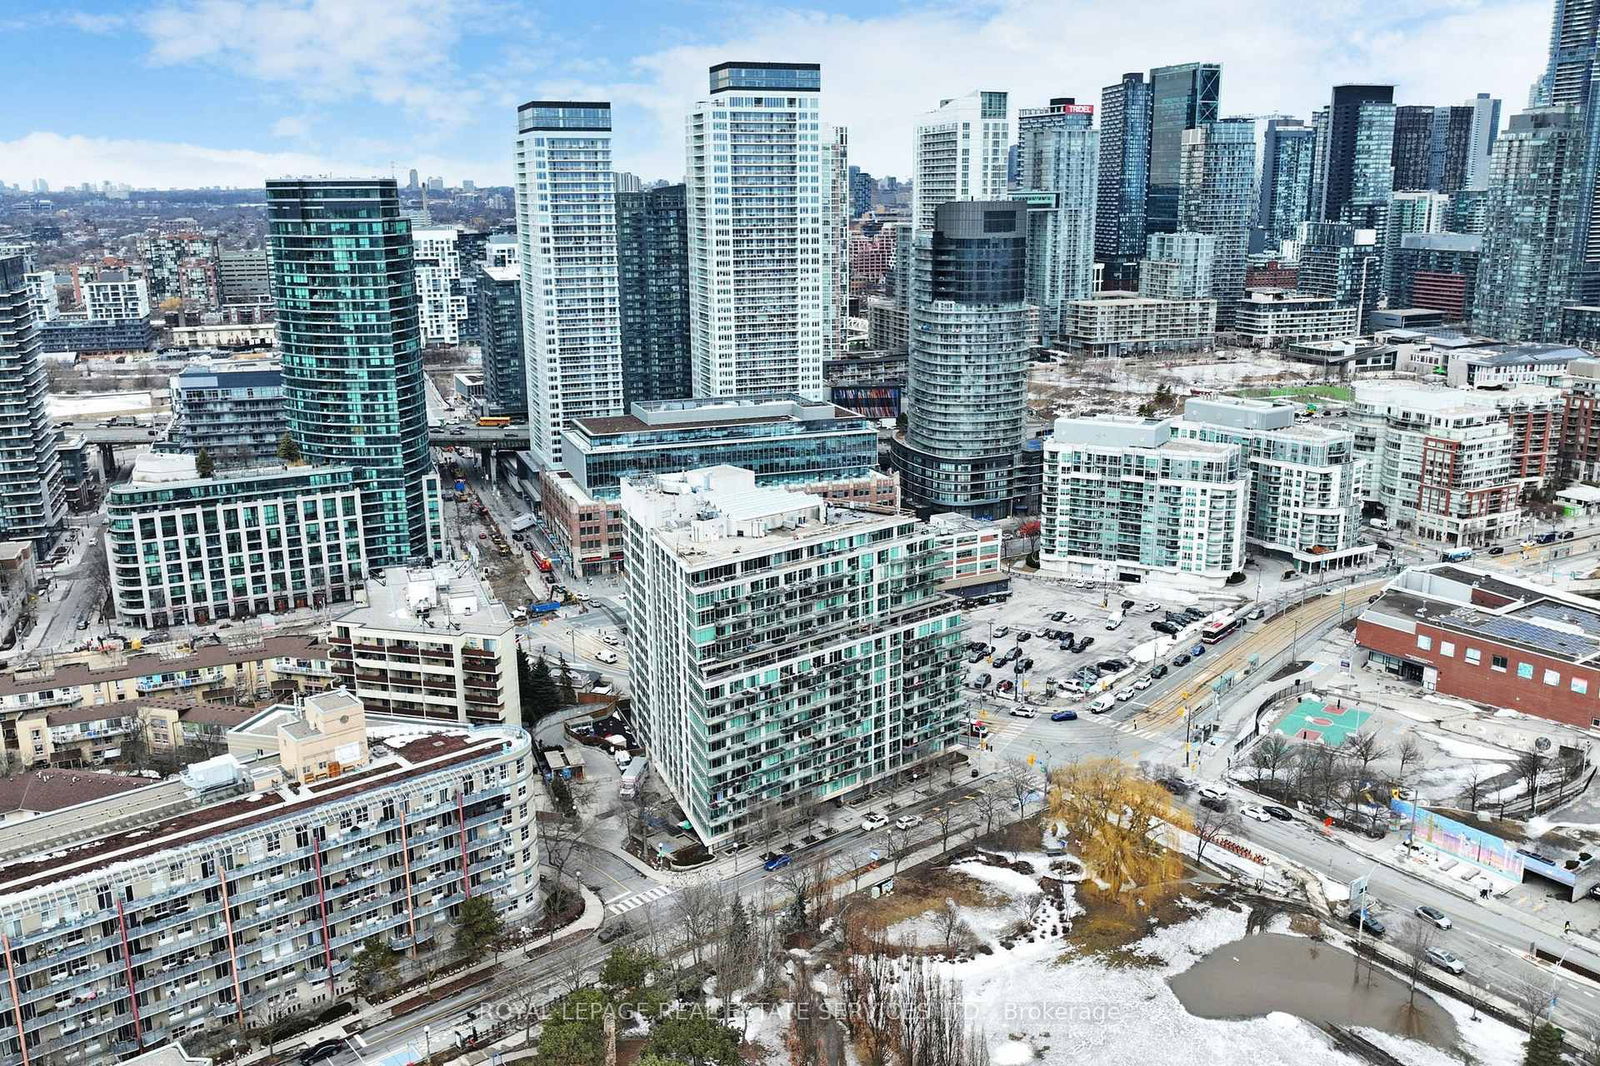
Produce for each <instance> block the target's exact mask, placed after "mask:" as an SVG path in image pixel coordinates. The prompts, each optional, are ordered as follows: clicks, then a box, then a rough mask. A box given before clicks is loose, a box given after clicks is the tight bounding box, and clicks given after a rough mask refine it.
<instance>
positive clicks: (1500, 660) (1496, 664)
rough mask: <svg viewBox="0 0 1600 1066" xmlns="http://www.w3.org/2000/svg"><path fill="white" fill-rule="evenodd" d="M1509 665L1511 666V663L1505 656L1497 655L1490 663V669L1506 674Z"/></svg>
mask: <svg viewBox="0 0 1600 1066" xmlns="http://www.w3.org/2000/svg"><path fill="white" fill-rule="evenodd" d="M1509 665H1510V663H1509V661H1508V660H1507V659H1506V657H1505V656H1504V655H1496V656H1495V657H1494V658H1493V659H1492V660H1491V661H1490V663H1489V668H1490V669H1491V670H1499V671H1500V672H1501V673H1505V672H1506V668H1507V666H1509Z"/></svg>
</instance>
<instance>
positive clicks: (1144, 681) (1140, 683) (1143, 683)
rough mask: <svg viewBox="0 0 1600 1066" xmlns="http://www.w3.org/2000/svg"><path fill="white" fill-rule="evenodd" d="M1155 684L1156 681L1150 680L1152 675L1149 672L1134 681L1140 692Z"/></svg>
mask: <svg viewBox="0 0 1600 1066" xmlns="http://www.w3.org/2000/svg"><path fill="white" fill-rule="evenodd" d="M1153 684H1155V682H1154V681H1152V680H1150V675H1149V674H1146V675H1144V676H1143V677H1141V678H1140V679H1139V680H1137V681H1135V682H1134V683H1133V687H1134V688H1136V689H1138V690H1139V691H1140V692H1143V691H1144V690H1145V689H1147V688H1149V687H1150V686H1151V685H1153Z"/></svg>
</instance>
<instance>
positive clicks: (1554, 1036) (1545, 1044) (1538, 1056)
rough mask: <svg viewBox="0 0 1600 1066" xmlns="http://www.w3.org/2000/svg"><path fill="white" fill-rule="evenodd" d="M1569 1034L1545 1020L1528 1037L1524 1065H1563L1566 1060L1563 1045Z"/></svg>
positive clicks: (1523, 1057) (1523, 1059)
mask: <svg viewBox="0 0 1600 1066" xmlns="http://www.w3.org/2000/svg"><path fill="white" fill-rule="evenodd" d="M1566 1039H1567V1035H1566V1034H1565V1033H1563V1032H1562V1031H1561V1030H1560V1029H1557V1028H1556V1027H1555V1026H1553V1025H1551V1024H1550V1023H1549V1022H1544V1023H1543V1024H1541V1025H1540V1026H1539V1028H1537V1029H1535V1030H1534V1031H1533V1035H1532V1036H1530V1037H1528V1050H1527V1052H1526V1053H1525V1054H1524V1055H1523V1056H1522V1066H1561V1064H1562V1062H1563V1061H1564V1059H1563V1056H1562V1045H1563V1044H1565V1042H1566Z"/></svg>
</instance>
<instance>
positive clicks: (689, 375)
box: [617, 185, 694, 404]
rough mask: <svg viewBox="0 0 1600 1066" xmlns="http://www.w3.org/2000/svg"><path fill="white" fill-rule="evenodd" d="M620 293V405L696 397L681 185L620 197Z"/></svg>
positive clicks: (684, 200)
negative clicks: (691, 356)
mask: <svg viewBox="0 0 1600 1066" xmlns="http://www.w3.org/2000/svg"><path fill="white" fill-rule="evenodd" d="M617 294H618V303H619V306H620V308H621V311H622V396H623V401H624V402H625V403H629V404H633V403H639V402H640V401H649V400H676V399H680V398H682V397H685V396H690V395H693V392H694V372H693V361H692V359H691V358H690V341H689V218H688V199H687V194H686V190H685V187H684V186H682V185H664V186H661V187H660V188H656V189H651V190H649V191H648V192H631V193H618V194H617Z"/></svg>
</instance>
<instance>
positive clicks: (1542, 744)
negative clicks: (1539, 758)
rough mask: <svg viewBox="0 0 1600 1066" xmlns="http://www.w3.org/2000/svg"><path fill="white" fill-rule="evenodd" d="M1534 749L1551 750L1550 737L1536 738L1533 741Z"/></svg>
mask: <svg viewBox="0 0 1600 1066" xmlns="http://www.w3.org/2000/svg"><path fill="white" fill-rule="evenodd" d="M1533 750H1535V751H1549V750H1550V738H1549V737H1540V738H1538V739H1537V740H1535V741H1534V742H1533Z"/></svg>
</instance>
